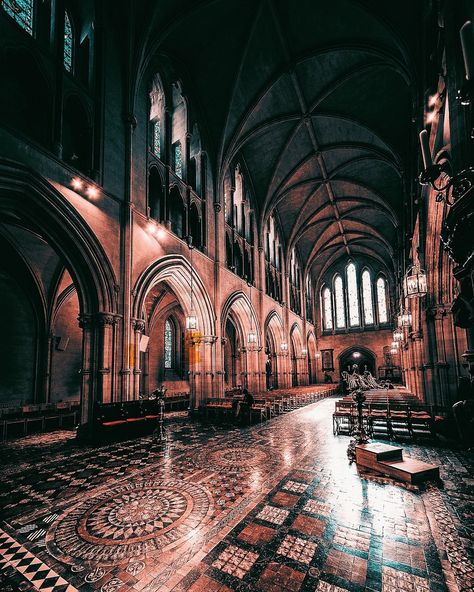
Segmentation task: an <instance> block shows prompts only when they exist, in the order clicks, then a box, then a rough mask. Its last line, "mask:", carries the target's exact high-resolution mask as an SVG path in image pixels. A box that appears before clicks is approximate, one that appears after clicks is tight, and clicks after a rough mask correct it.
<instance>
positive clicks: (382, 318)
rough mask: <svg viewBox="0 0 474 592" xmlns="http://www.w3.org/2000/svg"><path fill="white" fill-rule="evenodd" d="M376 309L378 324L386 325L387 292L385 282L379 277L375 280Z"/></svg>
mask: <svg viewBox="0 0 474 592" xmlns="http://www.w3.org/2000/svg"><path fill="white" fill-rule="evenodd" d="M377 308H378V311H379V323H386V322H387V321H388V314H387V292H386V286H385V280H384V278H382V277H379V279H378V280H377Z"/></svg>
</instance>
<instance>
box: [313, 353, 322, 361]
mask: <svg viewBox="0 0 474 592" xmlns="http://www.w3.org/2000/svg"><path fill="white" fill-rule="evenodd" d="M320 357H321V352H316V353H315V354H314V358H315V359H316V360H319V358H320Z"/></svg>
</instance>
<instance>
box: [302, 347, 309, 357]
mask: <svg viewBox="0 0 474 592" xmlns="http://www.w3.org/2000/svg"><path fill="white" fill-rule="evenodd" d="M307 355H308V350H307V349H306V348H304V347H303V349H302V350H301V356H302V357H303V358H306V356H307Z"/></svg>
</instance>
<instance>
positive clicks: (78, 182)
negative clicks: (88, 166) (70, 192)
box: [71, 177, 83, 191]
mask: <svg viewBox="0 0 474 592" xmlns="http://www.w3.org/2000/svg"><path fill="white" fill-rule="evenodd" d="M71 186H72V188H73V189H74V190H75V191H80V190H81V189H82V188H83V183H82V179H79V177H74V179H72V181H71Z"/></svg>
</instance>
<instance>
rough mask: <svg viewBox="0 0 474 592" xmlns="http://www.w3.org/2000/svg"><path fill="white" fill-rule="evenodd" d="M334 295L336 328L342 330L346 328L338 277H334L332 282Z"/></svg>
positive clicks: (340, 285)
mask: <svg viewBox="0 0 474 592" xmlns="http://www.w3.org/2000/svg"><path fill="white" fill-rule="evenodd" d="M334 293H335V296H336V328H337V329H343V328H344V327H345V326H346V311H345V310H344V290H343V287H342V277H341V276H340V275H338V276H336V279H335V280H334Z"/></svg>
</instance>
